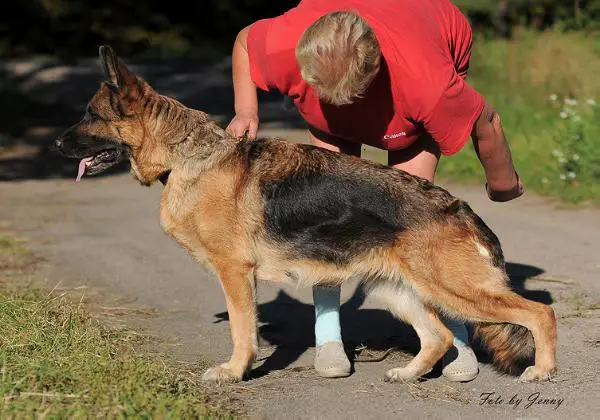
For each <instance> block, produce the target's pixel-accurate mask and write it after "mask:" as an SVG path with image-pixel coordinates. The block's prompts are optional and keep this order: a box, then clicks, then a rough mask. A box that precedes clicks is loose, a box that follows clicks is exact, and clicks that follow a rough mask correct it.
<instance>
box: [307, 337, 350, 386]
mask: <svg viewBox="0 0 600 420" xmlns="http://www.w3.org/2000/svg"><path fill="white" fill-rule="evenodd" d="M315 370H316V371H317V373H318V374H319V376H322V377H324V378H343V377H345V376H349V375H350V360H348V356H347V355H346V352H345V351H344V345H343V344H342V343H341V342H340V341H330V342H328V343H325V344H323V345H322V346H317V348H316V349H315Z"/></svg>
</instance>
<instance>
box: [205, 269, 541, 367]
mask: <svg viewBox="0 0 600 420" xmlns="http://www.w3.org/2000/svg"><path fill="white" fill-rule="evenodd" d="M506 271H507V272H508V275H509V277H510V280H511V287H512V288H513V290H514V291H515V292H516V293H518V294H520V295H521V296H523V297H525V298H527V299H531V300H534V301H537V302H541V303H545V304H550V303H552V302H553V300H552V296H551V294H550V293H549V292H547V291H543V290H529V289H526V288H525V281H526V280H527V279H528V278H531V277H534V276H537V275H540V274H542V273H543V272H544V270H542V269H540V268H538V267H534V266H531V265H524V264H516V263H507V264H506ZM364 301H365V295H364V293H363V291H362V289H361V288H360V287H358V288H357V289H356V290H355V291H354V293H353V294H352V296H351V297H350V299H348V300H347V301H346V302H344V303H343V304H342V306H341V308H340V322H341V326H342V336H343V340H344V346H345V348H346V352H347V353H348V355H349V356H350V359H351V360H352V359H353V357H354V356H355V349H356V347H358V346H361V345H364V346H366V347H368V348H369V349H372V350H375V351H381V350H387V349H389V348H392V347H393V348H395V349H398V350H401V351H404V352H407V353H410V354H412V355H415V354H417V352H418V351H419V348H420V346H419V339H418V337H417V335H416V333H415V331H414V330H413V328H412V327H411V326H409V325H407V324H405V323H403V322H402V321H399V320H398V319H396V318H394V317H393V316H392V315H391V314H390V313H389V312H388V311H386V310H383V309H371V308H368V309H367V308H361V306H362V305H363V303H364ZM215 317H216V318H217V320H216V321H215V322H222V321H228V320H229V316H228V314H227V312H221V313H218V314H215ZM258 321H259V324H260V326H259V336H260V339H261V341H263V342H264V341H266V342H268V343H269V344H271V345H273V346H274V347H275V351H274V352H273V353H272V354H271V355H270V356H269V357H267V359H266V360H264V362H263V363H262V365H260V366H259V367H258V368H255V369H254V370H253V371H252V373H251V377H253V378H258V377H261V376H264V375H266V374H268V373H269V372H271V371H276V370H281V369H285V368H287V367H289V366H290V365H291V364H292V363H294V362H295V361H296V360H297V359H298V358H299V357H300V356H301V355H302V354H303V353H304V352H305V351H306V350H307V349H309V348H310V347H314V345H315V339H314V322H315V313H314V307H313V305H312V304H306V303H303V302H301V301H299V300H297V299H294V298H293V297H292V296H290V295H289V294H287V293H286V292H285V291H282V290H281V291H279V293H278V295H277V297H276V298H275V299H273V300H271V301H269V302H265V303H262V304H259V305H258ZM473 348H474V350H475V352H476V353H477V357H478V360H479V361H480V362H481V363H490V360H489V358H488V356H487V354H486V353H485V352H483V351H482V349H480V348H478V347H477V345H476V344H474V345H473ZM439 374H440V369H439V366H437V368H436V369H434V371H433V372H432V373H431V374H430V376H432V377H435V376H439Z"/></svg>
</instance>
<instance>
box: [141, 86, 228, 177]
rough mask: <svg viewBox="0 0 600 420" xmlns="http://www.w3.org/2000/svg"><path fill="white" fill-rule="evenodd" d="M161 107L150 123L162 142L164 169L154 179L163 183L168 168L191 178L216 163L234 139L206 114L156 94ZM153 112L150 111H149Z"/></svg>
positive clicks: (181, 175)
mask: <svg viewBox="0 0 600 420" xmlns="http://www.w3.org/2000/svg"><path fill="white" fill-rule="evenodd" d="M157 100H158V101H160V102H162V104H161V105H159V106H162V107H167V109H164V110H163V111H157V112H156V113H157V114H158V116H159V117H160V118H158V121H157V122H155V123H154V125H155V130H156V131H155V132H157V133H158V134H157V136H156V137H157V139H158V141H159V142H160V143H162V144H163V145H164V146H166V148H167V150H168V154H167V155H168V156H167V159H166V161H165V162H164V166H165V170H164V171H162V172H161V173H160V174H157V178H156V180H160V181H161V182H163V184H166V182H167V179H168V176H169V174H170V173H171V172H173V173H177V178H178V179H180V180H192V179H195V178H197V177H198V176H200V175H201V174H202V173H203V172H205V171H206V170H208V169H210V168H212V167H214V166H215V165H217V164H218V163H219V162H220V161H221V160H222V159H223V158H225V157H226V156H227V155H228V154H229V153H230V152H231V151H232V150H233V148H234V147H235V145H236V143H237V140H236V139H235V138H234V137H232V136H231V135H229V134H228V133H227V132H226V131H225V130H224V129H222V128H221V127H219V126H218V125H217V124H216V123H215V122H214V121H213V120H212V119H211V118H210V117H209V116H208V114H206V113H204V112H202V111H199V110H195V109H191V108H188V107H186V106H185V105H183V104H181V103H180V102H178V101H176V100H174V99H172V98H169V97H166V96H162V95H161V96H160V97H159V98H158V99H157ZM151 114H154V112H151Z"/></svg>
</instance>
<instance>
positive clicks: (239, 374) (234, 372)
mask: <svg viewBox="0 0 600 420" xmlns="http://www.w3.org/2000/svg"><path fill="white" fill-rule="evenodd" d="M212 262H213V264H214V266H215V268H216V271H217V273H218V274H219V280H220V281H221V286H222V287H223V291H224V292H225V300H226V302H227V312H228V314H229V322H230V325H231V338H232V341H233V354H232V355H231V358H230V359H229V361H228V362H227V363H223V364H221V365H218V366H215V367H212V368H210V369H208V370H207V371H206V372H205V373H204V375H203V376H202V379H203V380H205V381H218V382H237V381H240V380H242V379H243V377H244V375H245V374H246V373H247V372H248V371H249V370H250V368H251V367H252V363H253V362H254V358H255V356H256V352H257V347H258V341H257V336H256V284H255V279H254V273H253V270H252V267H250V266H249V265H247V264H243V263H240V262H237V261H230V260H227V261H217V262H216V263H215V261H214V259H213V260H212Z"/></svg>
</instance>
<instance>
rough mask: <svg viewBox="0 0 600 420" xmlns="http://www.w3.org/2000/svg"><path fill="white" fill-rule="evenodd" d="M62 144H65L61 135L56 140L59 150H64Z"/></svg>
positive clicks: (56, 146)
mask: <svg viewBox="0 0 600 420" xmlns="http://www.w3.org/2000/svg"><path fill="white" fill-rule="evenodd" d="M62 145H63V139H62V137H59V138H57V139H56V140H54V147H55V148H56V149H57V150H62Z"/></svg>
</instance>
